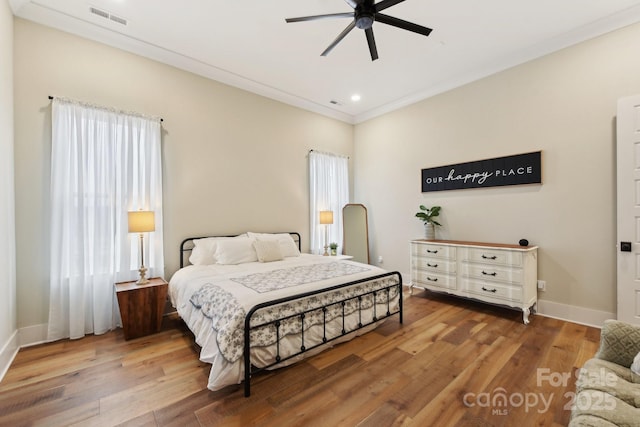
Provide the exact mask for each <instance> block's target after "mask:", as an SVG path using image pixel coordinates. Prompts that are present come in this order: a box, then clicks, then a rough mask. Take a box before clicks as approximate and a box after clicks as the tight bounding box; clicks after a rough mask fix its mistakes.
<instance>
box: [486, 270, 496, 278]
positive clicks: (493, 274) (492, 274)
mask: <svg viewBox="0 0 640 427" xmlns="http://www.w3.org/2000/svg"><path fill="white" fill-rule="evenodd" d="M482 274H484V275H485V276H493V277H496V276H497V275H498V273H496V272H495V271H494V272H493V273H487V272H486V271H484V270H483V271H482Z"/></svg>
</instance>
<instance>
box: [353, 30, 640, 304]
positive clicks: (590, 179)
mask: <svg viewBox="0 0 640 427" xmlns="http://www.w3.org/2000/svg"><path fill="white" fill-rule="evenodd" d="M639 43H640V25H636V26H633V27H629V28H626V29H622V30H620V31H617V32H615V33H611V34H608V35H605V36H603V37H600V38H598V39H594V40H591V41H589V42H586V43H582V44H580V45H577V46H574V47H571V48H568V49H565V50H563V51H559V52H557V53H555V54H552V55H549V56H546V57H544V58H541V59H538V60H536V61H533V62H530V63H527V64H524V65H521V66H518V67H516V68H513V69H510V70H507V71H504V72H501V73H499V74H496V75H493V76H491V77H489V78H485V79H483V80H480V81H477V82H475V83H472V84H469V85H466V86H464V87H461V88H458V89H456V90H452V91H450V92H448V93H445V94H442V95H439V96H436V97H433V98H431V99H428V100H425V101H423V102H420V103H417V104H415V105H412V106H410V107H407V108H404V109H402V110H399V111H396V112H393V113H390V114H387V115H385V116H382V117H380V118H377V119H374V120H371V121H368V122H366V123H363V124H360V125H357V126H356V131H355V156H354V158H355V163H354V169H355V172H354V176H355V185H354V188H355V199H356V201H357V202H362V203H364V204H366V205H367V206H368V207H369V209H370V215H371V218H370V224H371V228H372V233H371V239H372V245H373V257H372V259H377V257H378V256H379V255H381V256H383V258H384V260H385V261H384V264H383V265H384V266H385V267H387V268H391V269H399V270H401V271H402V272H408V271H409V245H408V241H409V240H410V239H412V238H419V237H422V236H424V232H423V228H422V223H421V222H420V221H419V220H418V219H417V218H414V217H413V215H414V213H415V212H417V211H418V206H419V205H420V204H425V205H441V206H442V207H443V209H442V213H441V218H442V221H443V225H444V226H443V227H442V228H441V229H439V230H438V233H439V237H443V238H451V239H457V240H475V241H490V242H505V243H514V244H515V243H517V242H518V240H519V239H520V238H527V239H529V241H530V242H531V243H532V244H535V245H538V246H539V247H540V249H539V269H538V272H539V278H540V279H543V280H546V281H547V291H546V293H541V294H540V298H541V299H543V300H544V301H543V302H542V304H543V305H544V303H545V302H547V303H552V304H551V305H552V306H553V308H556V309H557V308H561V309H563V310H564V309H565V308H567V309H568V308H570V307H563V305H565V306H579V307H582V308H586V309H591V310H595V311H601V312H604V313H603V314H604V315H607V314H610V313H615V312H616V247H615V245H616V222H615V218H616V206H615V202H616V196H615V192H616V176H615V173H616V167H615V150H616V147H615V116H616V101H617V99H618V98H620V97H622V96H626V95H632V94H636V93H640V56H639V55H638V54H637V47H638V44H639ZM538 150H542V175H543V176H542V179H543V184H542V185H532V186H514V187H508V188H507V187H503V188H493V189H474V190H458V191H448V192H439V193H424V194H422V193H421V187H420V171H421V169H422V168H427V167H434V166H443V165H447V164H454V163H461V162H467V161H474V160H482V159H486V158H492V157H500V156H506V155H511V154H520V153H526V152H531V151H538ZM549 306H550V305H549V304H547V307H549ZM570 316H571V313H568V312H567V313H565V317H570Z"/></svg>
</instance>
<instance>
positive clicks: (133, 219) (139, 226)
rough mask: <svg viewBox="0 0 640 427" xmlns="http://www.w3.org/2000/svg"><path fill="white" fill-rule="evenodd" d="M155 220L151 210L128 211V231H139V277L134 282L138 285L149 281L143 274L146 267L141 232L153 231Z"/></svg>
mask: <svg viewBox="0 0 640 427" xmlns="http://www.w3.org/2000/svg"><path fill="white" fill-rule="evenodd" d="M155 229H156V222H155V215H154V213H153V212H152V211H131V212H129V233H140V269H139V270H138V271H139V272H140V279H139V280H138V281H137V282H136V284H138V285H145V284H147V283H149V279H147V278H146V277H145V276H146V274H147V268H146V267H145V266H144V240H143V239H144V237H143V233H149V232H151V231H155Z"/></svg>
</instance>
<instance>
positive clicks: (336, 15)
mask: <svg viewBox="0 0 640 427" xmlns="http://www.w3.org/2000/svg"><path fill="white" fill-rule="evenodd" d="M353 17H354V12H344V13H329V14H327V15H314V16H301V17H299V18H286V19H285V21H287V22H289V23H291V22H304V21H317V20H318V19H332V18H353Z"/></svg>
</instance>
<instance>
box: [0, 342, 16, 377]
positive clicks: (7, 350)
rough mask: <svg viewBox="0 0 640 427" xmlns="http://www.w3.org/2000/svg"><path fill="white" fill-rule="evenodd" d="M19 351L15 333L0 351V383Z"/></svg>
mask: <svg viewBox="0 0 640 427" xmlns="http://www.w3.org/2000/svg"><path fill="white" fill-rule="evenodd" d="M19 349H20V347H19V345H18V331H15V332H14V333H13V335H11V337H10V338H9V340H8V341H7V342H6V343H5V344H4V346H3V347H2V349H1V350H0V381H2V379H3V378H4V376H5V374H6V373H7V371H8V370H9V366H11V363H12V362H13V359H15V357H16V354H18V350H19Z"/></svg>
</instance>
